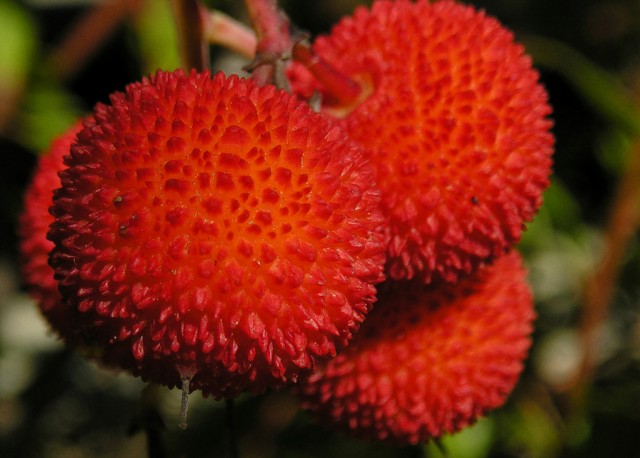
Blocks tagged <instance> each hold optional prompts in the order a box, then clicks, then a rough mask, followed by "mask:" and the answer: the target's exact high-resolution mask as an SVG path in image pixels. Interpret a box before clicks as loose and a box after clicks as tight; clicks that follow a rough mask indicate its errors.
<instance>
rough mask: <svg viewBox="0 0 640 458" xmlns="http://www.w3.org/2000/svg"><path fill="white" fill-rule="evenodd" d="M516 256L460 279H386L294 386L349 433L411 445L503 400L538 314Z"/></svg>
mask: <svg viewBox="0 0 640 458" xmlns="http://www.w3.org/2000/svg"><path fill="white" fill-rule="evenodd" d="M532 307H533V304H532V297H531V293H530V290H529V288H528V286H527V284H526V282H525V271H524V269H523V267H522V263H521V260H520V257H519V255H518V254H517V253H515V252H514V253H510V254H507V255H505V256H503V257H501V258H500V259H498V260H497V261H496V263H495V264H494V265H491V266H485V267H483V268H482V269H480V270H479V271H478V272H477V273H476V274H475V275H473V276H471V277H469V278H467V279H465V280H463V281H461V282H460V283H459V284H458V285H456V286H454V285H449V284H447V285H444V286H440V287H433V285H429V286H423V285H421V284H416V283H415V282H412V283H410V284H405V285H403V284H402V283H395V282H390V283H385V284H383V285H382V287H381V288H380V292H379V300H378V303H377V304H376V305H375V307H374V309H373V311H372V312H371V313H370V314H369V316H368V317H367V320H366V321H365V323H364V324H363V326H362V327H361V329H360V331H359V332H358V334H357V335H356V337H355V338H354V340H353V341H352V343H351V344H350V345H349V346H348V347H347V348H346V349H345V350H344V351H343V352H341V353H339V354H338V356H337V357H336V358H334V359H332V360H331V361H329V362H327V363H326V364H323V365H321V366H319V367H318V368H317V369H316V371H315V372H314V374H313V375H312V376H311V378H310V379H309V380H308V382H305V383H303V384H300V385H299V386H298V387H296V389H297V390H298V391H299V393H300V395H301V398H302V400H303V405H304V406H305V407H306V408H308V409H310V410H311V411H312V412H314V414H316V415H317V416H318V417H320V418H321V419H323V420H324V421H325V422H327V423H330V424H332V425H334V426H335V427H337V428H339V429H341V430H342V431H344V432H347V433H349V434H352V435H355V436H358V437H361V438H367V439H372V440H381V441H388V442H391V443H397V444H407V443H411V444H416V443H418V442H421V441H426V440H429V439H431V438H436V437H439V436H441V435H442V434H444V433H453V432H456V431H458V430H460V429H462V428H464V427H465V426H467V425H469V424H471V423H473V422H474V421H475V420H476V419H477V418H478V417H479V416H481V415H483V414H485V413H486V412H487V411H489V410H490V409H494V408H496V407H499V406H500V405H502V404H503V403H504V401H505V399H506V397H507V396H508V394H509V393H510V392H511V391H512V389H513V387H514V385H515V383H516V381H517V379H518V376H519V374H520V372H521V370H522V362H523V360H524V358H525V357H526V354H527V350H528V348H529V346H530V337H529V336H530V334H531V331H532V320H533V318H534V312H533V308H532Z"/></svg>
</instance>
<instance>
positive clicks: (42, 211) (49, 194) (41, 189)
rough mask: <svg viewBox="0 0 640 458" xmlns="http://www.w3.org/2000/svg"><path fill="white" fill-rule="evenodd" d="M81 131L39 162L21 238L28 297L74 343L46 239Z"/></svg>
mask: <svg viewBox="0 0 640 458" xmlns="http://www.w3.org/2000/svg"><path fill="white" fill-rule="evenodd" d="M81 128H82V124H81V123H77V124H76V125H74V126H72V127H71V128H70V129H69V130H68V131H67V132H65V133H64V134H62V135H61V136H60V137H58V138H56V139H54V140H53V142H52V143H51V146H50V147H49V149H48V151H46V152H45V153H44V154H43V155H42V156H41V157H40V159H39V160H38V165H37V167H36V169H35V171H34V173H33V176H32V178H31V183H30V184H29V187H28V188H27V190H26V192H25V196H24V210H23V213H22V214H21V215H20V221H19V226H18V235H19V237H20V246H19V249H20V255H21V263H22V266H21V267H22V274H23V279H24V282H25V286H26V288H27V291H28V292H29V294H30V295H31V296H32V297H33V298H34V299H35V300H36V303H37V305H38V307H39V308H40V310H41V312H42V314H43V315H44V317H45V318H46V319H47V321H48V322H49V324H50V325H51V327H52V329H53V330H54V331H55V332H56V333H57V334H59V335H60V336H61V337H63V338H64V339H65V340H66V341H67V342H69V341H73V340H75V339H74V337H73V335H74V332H73V327H72V326H71V322H70V319H69V317H70V312H69V309H68V307H66V306H65V305H64V304H62V302H61V300H62V298H61V297H60V293H59V292H58V285H57V282H56V281H55V280H54V278H53V269H52V268H51V267H50V266H49V264H48V258H49V252H50V251H51V249H52V248H53V243H52V242H50V241H49V240H47V238H46V237H47V231H48V230H49V225H50V224H51V223H52V222H53V216H51V215H50V214H49V207H51V205H52V204H53V190H54V189H57V188H59V187H60V178H58V172H59V171H60V170H62V169H63V168H64V163H63V160H62V158H63V157H64V156H65V155H67V154H69V150H70V148H71V143H73V141H74V140H75V138H76V134H77V133H78V132H79V131H80V129H81Z"/></svg>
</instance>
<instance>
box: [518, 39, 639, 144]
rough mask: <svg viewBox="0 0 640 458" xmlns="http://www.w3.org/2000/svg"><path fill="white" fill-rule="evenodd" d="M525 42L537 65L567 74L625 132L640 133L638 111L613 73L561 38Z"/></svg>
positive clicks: (597, 109) (596, 106) (563, 74)
mask: <svg viewBox="0 0 640 458" xmlns="http://www.w3.org/2000/svg"><path fill="white" fill-rule="evenodd" d="M522 41H523V43H524V45H525V47H526V49H527V52H528V53H529V54H531V56H532V57H533V60H534V61H535V63H536V64H538V65H541V66H543V67H547V68H549V69H552V70H554V71H556V72H558V73H559V74H561V75H562V76H564V77H565V78H566V79H567V81H569V83H571V84H572V85H573V86H574V88H575V89H576V90H577V91H578V92H579V93H580V94H581V95H582V96H583V97H584V99H585V101H587V102H588V103H589V104H590V105H591V106H592V107H593V109H594V110H596V111H597V112H598V113H599V114H600V115H602V116H603V117H605V118H606V119H607V120H609V122H612V123H613V124H615V125H616V126H618V127H619V128H620V129H622V130H624V131H625V132H628V133H631V134H638V133H640V117H639V116H638V110H637V109H636V108H635V106H634V105H633V103H632V102H631V97H630V96H629V93H628V92H627V90H626V89H625V88H624V86H623V85H622V84H621V83H620V81H618V79H616V77H615V76H614V75H613V74H611V73H609V72H607V71H605V70H604V69H602V68H600V67H599V66H597V65H596V64H595V63H593V62H591V61H590V60H589V59H587V58H586V57H584V56H583V55H582V54H580V53H579V52H578V51H576V50H575V49H573V48H571V47H569V46H567V45H565V44H564V43H561V42H559V41H555V40H552V39H549V38H544V37H540V36H527V37H524V39H523V40H522Z"/></svg>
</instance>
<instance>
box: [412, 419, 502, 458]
mask: <svg viewBox="0 0 640 458" xmlns="http://www.w3.org/2000/svg"><path fill="white" fill-rule="evenodd" d="M493 433H494V425H493V421H492V420H491V418H481V419H480V420H478V422H477V423H476V424H474V425H472V426H470V427H468V428H465V429H463V430H462V431H460V432H458V433H456V434H453V435H450V436H445V437H443V438H442V441H441V442H442V450H440V449H439V448H438V446H437V445H436V444H434V443H433V442H429V443H428V444H427V445H425V450H426V452H427V456H429V457H432V458H446V457H447V456H450V457H456V458H484V457H486V456H488V454H489V451H490V449H491V445H492V442H493ZM443 451H444V452H445V453H446V455H445V454H443Z"/></svg>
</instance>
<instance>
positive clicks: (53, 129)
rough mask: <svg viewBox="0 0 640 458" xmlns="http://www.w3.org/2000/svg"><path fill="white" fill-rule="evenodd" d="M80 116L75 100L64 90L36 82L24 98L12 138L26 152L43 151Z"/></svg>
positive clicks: (44, 81)
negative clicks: (24, 148) (24, 147)
mask: <svg viewBox="0 0 640 458" xmlns="http://www.w3.org/2000/svg"><path fill="white" fill-rule="evenodd" d="M83 115H84V111H83V110H82V108H81V104H80V102H79V101H78V99H76V98H75V97H74V96H73V95H71V93H70V92H68V91H67V90H66V89H65V88H64V87H62V86H61V85H59V84H57V83H55V82H54V81H52V80H38V79H36V80H35V81H34V82H33V83H32V84H31V86H30V87H29V88H28V90H27V93H26V94H25V97H24V100H23V103H22V107H21V111H20V113H19V114H18V123H17V129H16V131H15V133H14V136H15V138H16V140H17V141H18V142H20V143H21V144H23V145H24V146H26V147H27V148H29V149H32V150H34V151H43V150H44V149H46V148H47V147H48V146H49V143H50V142H51V139H52V138H53V137H55V136H57V135H59V134H61V133H62V132H64V131H65V130H66V129H67V128H68V127H70V126H71V125H72V124H73V123H74V122H76V121H77V120H78V119H79V118H80V117H81V116H83Z"/></svg>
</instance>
